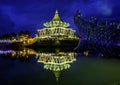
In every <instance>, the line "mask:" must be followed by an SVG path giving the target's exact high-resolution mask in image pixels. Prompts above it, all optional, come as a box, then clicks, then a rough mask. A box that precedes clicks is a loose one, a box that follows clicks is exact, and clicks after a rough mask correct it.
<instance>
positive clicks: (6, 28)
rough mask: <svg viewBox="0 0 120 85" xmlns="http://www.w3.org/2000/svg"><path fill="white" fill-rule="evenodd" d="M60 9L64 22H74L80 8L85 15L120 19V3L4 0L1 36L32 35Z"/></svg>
mask: <svg viewBox="0 0 120 85" xmlns="http://www.w3.org/2000/svg"><path fill="white" fill-rule="evenodd" d="M56 9H58V11H59V14H60V17H61V18H62V20H64V21H67V22H69V23H71V27H72V28H73V29H77V28H76V26H75V25H74V24H73V23H74V22H73V16H74V14H75V11H76V10H77V9H79V10H81V12H82V14H83V16H85V17H89V16H91V15H92V16H96V17H101V18H109V19H115V20H116V19H117V20H120V1H119V0H0V35H1V34H5V33H11V32H19V31H21V30H23V31H24V30H28V31H30V32H32V34H34V33H36V32H37V29H38V28H43V23H44V22H46V21H49V20H51V18H52V17H53V15H54V13H55V10H56Z"/></svg>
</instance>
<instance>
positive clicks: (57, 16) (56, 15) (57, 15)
mask: <svg viewBox="0 0 120 85" xmlns="http://www.w3.org/2000/svg"><path fill="white" fill-rule="evenodd" d="M53 20H54V21H56V20H61V19H60V17H59V13H58V10H56V12H55V15H54V17H53V19H52V21H53Z"/></svg>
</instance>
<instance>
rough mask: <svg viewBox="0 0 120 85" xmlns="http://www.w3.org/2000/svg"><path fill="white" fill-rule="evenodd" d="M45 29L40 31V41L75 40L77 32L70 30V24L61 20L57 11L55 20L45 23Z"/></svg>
mask: <svg viewBox="0 0 120 85" xmlns="http://www.w3.org/2000/svg"><path fill="white" fill-rule="evenodd" d="M44 26H45V28H43V29H38V30H37V31H38V39H59V40H64V39H65V40H66V39H67V40H68V39H75V38H76V36H75V35H74V33H75V30H73V29H71V28H69V26H70V24H69V23H67V22H64V21H62V20H61V19H60V17H59V13H58V11H57V10H56V12H55V15H54V17H53V19H52V20H51V21H50V22H45V23H44Z"/></svg>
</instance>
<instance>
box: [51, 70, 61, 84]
mask: <svg viewBox="0 0 120 85" xmlns="http://www.w3.org/2000/svg"><path fill="white" fill-rule="evenodd" d="M53 73H54V75H55V78H56V81H57V82H58V81H59V77H60V73H61V72H60V71H53Z"/></svg>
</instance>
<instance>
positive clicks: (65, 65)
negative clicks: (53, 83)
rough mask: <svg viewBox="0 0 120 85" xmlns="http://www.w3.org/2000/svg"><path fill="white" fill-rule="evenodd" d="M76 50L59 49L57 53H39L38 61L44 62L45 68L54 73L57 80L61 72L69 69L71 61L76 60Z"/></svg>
mask: <svg viewBox="0 0 120 85" xmlns="http://www.w3.org/2000/svg"><path fill="white" fill-rule="evenodd" d="M74 55H75V53H74V52H60V51H59V49H57V50H56V52H55V53H38V54H37V55H36V57H37V58H38V61H37V62H38V63H43V64H44V69H46V70H50V71H52V72H53V73H54V75H55V77H56V80H57V81H58V80H59V76H60V72H61V71H62V70H66V69H69V68H70V67H71V65H70V63H73V62H74V61H76V58H75V56H74Z"/></svg>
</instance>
